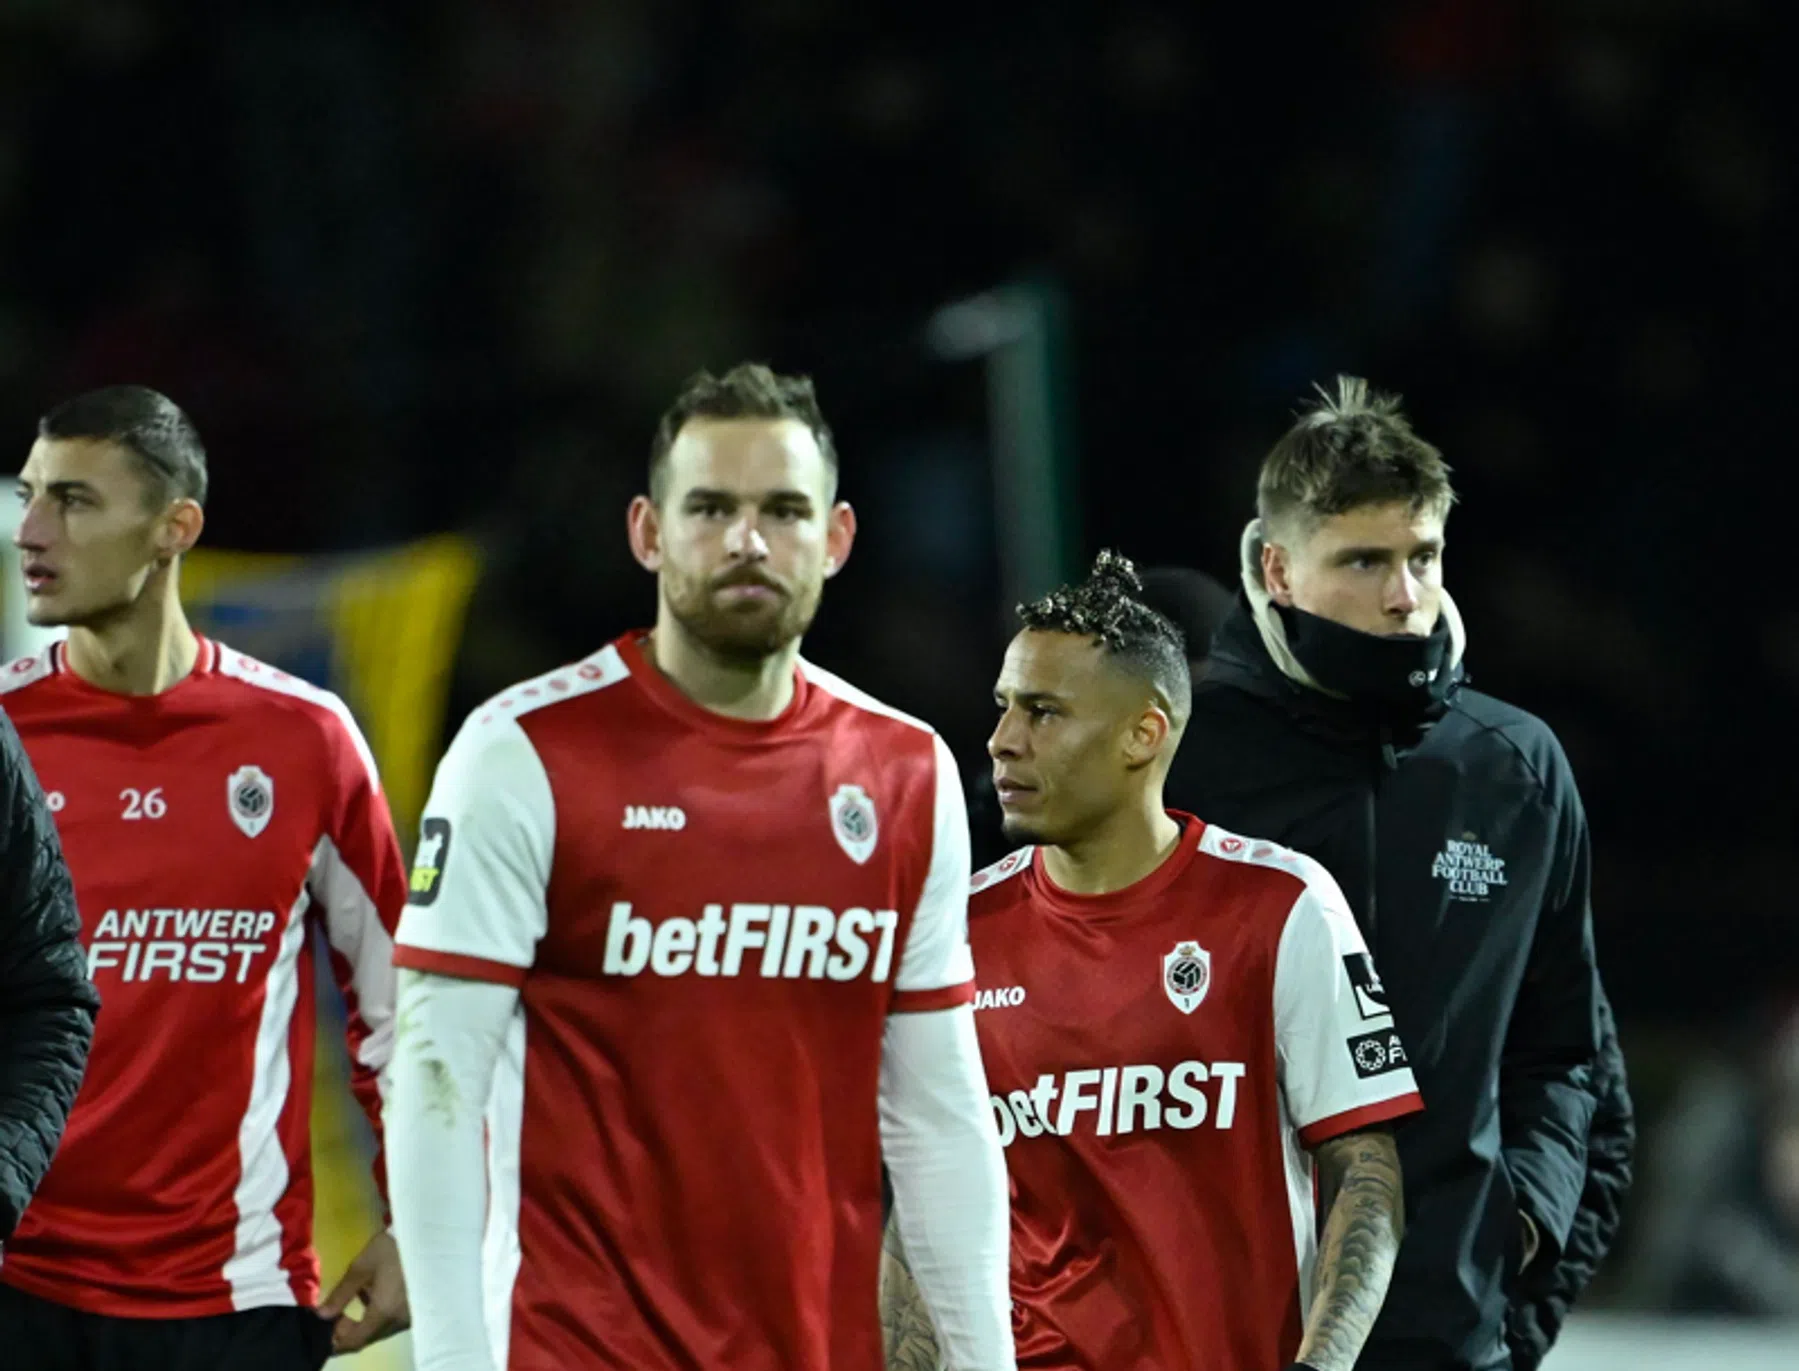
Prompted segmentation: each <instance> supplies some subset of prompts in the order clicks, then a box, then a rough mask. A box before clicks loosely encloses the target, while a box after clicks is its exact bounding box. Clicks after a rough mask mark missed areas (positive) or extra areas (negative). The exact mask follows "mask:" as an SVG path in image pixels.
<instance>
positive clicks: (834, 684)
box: [799, 657, 936, 733]
mask: <svg viewBox="0 0 1799 1371" xmlns="http://www.w3.org/2000/svg"><path fill="white" fill-rule="evenodd" d="M799 667H800V675H802V676H804V677H805V678H806V679H807V680H808V681H810V682H811V683H812V684H813V685H815V686H817V687H818V688H819V689H820V690H822V691H824V692H825V693H826V694H827V695H835V696H836V697H837V698H838V699H839V700H842V701H843V702H844V703H845V704H846V705H854V706H855V707H856V708H857V709H865V710H867V711H868V712H869V713H870V714H879V715H881V716H882V717H883V718H888V719H897V720H899V721H900V722H901V723H902V724H910V725H911V726H912V727H913V728H916V729H922V730H923V731H924V732H926V733H935V732H936V730H935V729H933V728H932V727H931V726H930V725H929V724H927V723H926V722H925V721H924V720H923V719H915V718H913V717H912V716H911V715H910V714H907V713H905V712H904V711H903V710H898V709H895V708H894V707H893V706H892V705H890V704H883V703H882V702H881V701H880V700H877V699H875V697H874V696H872V695H870V694H869V693H868V692H867V691H866V690H861V689H858V688H857V687H856V686H853V685H851V684H850V683H849V682H848V681H846V680H844V679H843V677H841V676H839V675H836V674H835V673H834V672H830V671H826V670H825V669H824V668H823V667H822V666H819V665H817V664H816V663H814V662H809V661H807V660H806V659H805V658H804V657H802V658H800V660H799Z"/></svg>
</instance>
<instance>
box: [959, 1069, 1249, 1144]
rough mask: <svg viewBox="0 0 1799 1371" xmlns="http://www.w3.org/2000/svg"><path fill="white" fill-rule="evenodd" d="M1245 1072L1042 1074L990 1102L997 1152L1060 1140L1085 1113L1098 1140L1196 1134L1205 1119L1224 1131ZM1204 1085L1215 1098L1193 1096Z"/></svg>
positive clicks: (1232, 1120)
mask: <svg viewBox="0 0 1799 1371" xmlns="http://www.w3.org/2000/svg"><path fill="white" fill-rule="evenodd" d="M1244 1073H1245V1067H1244V1065H1243V1063H1242V1062H1213V1063H1212V1064H1211V1065H1210V1066H1208V1065H1206V1063H1204V1062H1182V1063H1181V1064H1180V1065H1179V1066H1176V1067H1174V1068H1172V1069H1171V1070H1169V1071H1168V1072H1167V1073H1166V1074H1164V1073H1163V1071H1162V1068H1161V1067H1159V1066H1154V1065H1143V1066H1108V1067H1103V1068H1092V1069H1089V1070H1083V1071H1070V1072H1067V1073H1065V1074H1064V1075H1063V1076H1061V1077H1060V1078H1057V1077H1055V1076H1050V1075H1043V1076H1039V1077H1038V1078H1037V1084H1036V1086H1035V1087H1034V1088H1033V1089H1031V1090H1028V1091H1027V1090H1014V1091H1011V1092H1010V1093H1009V1094H1007V1095H1005V1096H1003V1097H1002V1096H999V1095H994V1096H992V1097H991V1102H992V1105H993V1119H994V1123H995V1124H996V1125H997V1126H998V1128H999V1141H1000V1146H1002V1147H1010V1146H1011V1145H1012V1143H1013V1142H1014V1140H1016V1139H1018V1138H1021V1137H1022V1138H1037V1137H1041V1136H1042V1135H1043V1134H1045V1133H1057V1134H1061V1135H1062V1136H1064V1137H1066V1136H1067V1135H1068V1134H1070V1133H1072V1132H1074V1129H1075V1125H1076V1124H1078V1123H1079V1122H1080V1118H1081V1115H1083V1114H1087V1113H1091V1114H1092V1115H1093V1131H1094V1132H1095V1133H1096V1134H1098V1135H1099V1136H1100V1137H1102V1138H1104V1137H1110V1136H1111V1135H1112V1134H1114V1133H1135V1132H1137V1131H1138V1130H1139V1129H1142V1130H1145V1131H1147V1130H1149V1129H1152V1128H1198V1127H1199V1126H1200V1125H1201V1124H1202V1123H1204V1122H1205V1121H1206V1118H1207V1116H1208V1114H1209V1115H1210V1117H1211V1120H1212V1127H1214V1128H1229V1127H1230V1126H1231V1125H1232V1124H1233V1123H1235V1122H1236V1120H1237V1082H1238V1081H1240V1080H1242V1079H1243V1076H1244ZM1208 1081H1209V1082H1211V1083H1212V1084H1213V1085H1214V1086H1215V1087H1216V1096H1215V1098H1208V1097H1207V1094H1206V1092H1205V1091H1204V1090H1202V1089H1200V1087H1201V1086H1202V1085H1205V1084H1206V1083H1207V1082H1208ZM1058 1101H1059V1102H1060V1103H1059V1106H1058Z"/></svg>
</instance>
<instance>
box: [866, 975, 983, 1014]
mask: <svg viewBox="0 0 1799 1371" xmlns="http://www.w3.org/2000/svg"><path fill="white" fill-rule="evenodd" d="M973 1003H974V982H973V981H963V982H962V984H960V985H946V986H940V987H939V988H937V989H936V990H896V991H894V992H893V1002H892V1003H891V1004H889V1005H888V1006H887V1012H888V1013H889V1014H923V1013H927V1012H929V1011H930V1010H933V1009H954V1008H955V1007H956V1006H957V1005H959V1004H973Z"/></svg>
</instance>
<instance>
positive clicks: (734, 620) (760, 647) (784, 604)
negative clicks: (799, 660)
mask: <svg viewBox="0 0 1799 1371" xmlns="http://www.w3.org/2000/svg"><path fill="white" fill-rule="evenodd" d="M739 585H759V586H766V587H768V588H769V589H771V590H773V591H774V592H775V597H774V599H772V600H766V601H764V600H743V601H738V602H736V603H731V602H727V601H725V600H723V599H721V597H720V592H721V591H724V590H726V589H728V588H729V587H731V586H739ZM823 593H824V580H823V578H822V577H820V578H818V579H817V580H814V581H811V582H806V583H801V584H800V585H799V586H797V587H792V586H786V585H783V584H781V583H780V582H779V581H777V580H775V578H774V577H772V576H768V575H766V574H764V573H762V572H760V571H755V570H746V569H739V570H735V571H727V572H723V573H721V574H720V575H718V576H715V577H713V578H711V579H710V580H705V579H702V578H700V577H695V576H689V575H685V574H683V573H682V572H680V571H678V570H676V569H675V568H674V567H672V566H671V567H665V569H664V572H663V578H662V598H663V600H664V601H665V602H666V603H667V605H668V608H669V613H671V614H672V615H674V618H675V622H676V623H678V624H680V625H681V627H682V628H683V629H684V630H686V632H687V634H688V636H689V637H691V638H692V639H693V640H694V641H695V642H697V643H698V644H700V646H702V647H704V648H705V649H706V650H707V651H709V652H711V653H712V654H713V655H714V656H716V657H718V658H719V659H720V660H722V661H727V662H740V663H744V664H750V663H754V662H758V661H761V660H762V659H763V658H766V657H771V656H773V655H774V654H775V653H777V652H779V651H780V650H781V649H782V648H784V647H786V646H787V645H788V644H789V643H791V642H793V641H794V640H795V639H796V638H799V637H800V636H801V635H802V634H804V633H805V631H806V630H807V629H808V628H810V627H812V620H813V618H814V617H815V616H816V615H817V614H818V602H819V599H820V598H821V596H822V595H823Z"/></svg>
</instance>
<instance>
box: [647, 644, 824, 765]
mask: <svg viewBox="0 0 1799 1371" xmlns="http://www.w3.org/2000/svg"><path fill="white" fill-rule="evenodd" d="M649 634H650V630H649V629H647V628H646V629H638V630H636V631H635V632H632V633H627V634H626V635H625V636H624V637H622V638H620V639H619V641H618V652H619V656H620V657H622V658H623V659H624V663H625V666H626V668H627V669H628V670H629V671H630V673H631V676H632V679H633V680H635V681H636V682H637V684H638V685H639V686H641V687H642V688H643V691H644V693H645V694H647V695H648V696H649V697H650V698H651V699H652V700H654V701H655V702H656V703H657V704H658V705H660V706H661V707H662V708H663V709H665V710H667V711H668V712H669V713H670V714H673V715H674V716H675V717H676V718H678V719H680V720H681V721H682V722H683V723H685V724H688V725H689V726H691V727H693V728H697V729H701V730H703V731H705V732H708V733H713V734H716V735H717V736H719V737H721V738H730V739H734V740H736V741H738V742H773V741H777V740H779V739H780V738H782V737H783V736H785V735H786V734H787V733H788V732H789V731H790V730H791V729H792V728H793V726H794V724H795V723H796V722H797V721H798V720H799V719H800V717H801V715H802V713H803V712H804V710H805V709H806V706H807V705H808V704H810V703H811V698H812V691H813V689H814V687H813V686H812V684H811V682H809V681H808V680H807V679H806V675H805V673H804V672H803V671H801V670H800V668H799V665H798V663H795V665H794V668H793V698H792V699H791V700H789V701H788V702H787V708H785V709H783V710H782V711H781V712H780V713H779V714H777V715H776V716H775V717H774V718H772V719H736V718H732V717H731V716H730V715H728V714H718V713H715V712H714V711H712V710H710V709H707V708H706V707H705V706H704V705H702V704H699V703H698V702H696V701H695V700H692V699H690V698H689V697H688V696H687V695H686V694H685V693H684V692H683V691H682V690H681V688H680V687H679V686H678V685H676V684H675V683H674V682H673V681H671V680H669V678H668V677H666V676H664V675H663V674H662V671H661V669H660V668H659V667H658V666H657V665H656V664H655V663H654V662H652V661H651V660H650V658H649V654H648V653H646V652H645V651H644V644H645V643H646V642H648V640H649Z"/></svg>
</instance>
